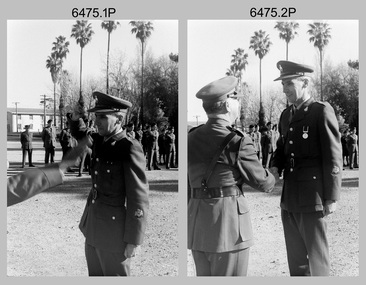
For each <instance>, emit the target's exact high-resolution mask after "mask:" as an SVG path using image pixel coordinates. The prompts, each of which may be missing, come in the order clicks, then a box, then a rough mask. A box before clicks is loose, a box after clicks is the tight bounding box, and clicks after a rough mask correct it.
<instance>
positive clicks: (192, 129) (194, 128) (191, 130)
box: [188, 124, 203, 133]
mask: <svg viewBox="0 0 366 285" xmlns="http://www.w3.org/2000/svg"><path fill="white" fill-rule="evenodd" d="M202 126H203V124H202V125H199V126H197V127H193V128H191V129H190V130H189V131H188V133H191V132H193V131H194V130H196V129H198V128H199V127H202Z"/></svg>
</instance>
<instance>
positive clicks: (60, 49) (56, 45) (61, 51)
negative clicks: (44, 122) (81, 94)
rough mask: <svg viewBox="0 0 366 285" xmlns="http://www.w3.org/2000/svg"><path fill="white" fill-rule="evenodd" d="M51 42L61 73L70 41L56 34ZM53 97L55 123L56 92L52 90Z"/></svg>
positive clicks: (61, 106)
mask: <svg viewBox="0 0 366 285" xmlns="http://www.w3.org/2000/svg"><path fill="white" fill-rule="evenodd" d="M52 44H53V47H52V51H53V53H54V54H55V56H56V58H57V59H59V64H60V70H59V73H61V72H62V65H63V61H64V58H66V57H67V54H68V53H69V44H70V42H68V41H66V37H64V36H58V37H57V38H56V42H53V43H52ZM62 95H63V94H62V92H61V94H60V105H59V109H60V123H61V129H62V128H63V120H62V110H63V106H64V105H63V101H64V98H63V97H62ZM53 97H54V100H53V110H54V120H55V123H56V92H54V96H53Z"/></svg>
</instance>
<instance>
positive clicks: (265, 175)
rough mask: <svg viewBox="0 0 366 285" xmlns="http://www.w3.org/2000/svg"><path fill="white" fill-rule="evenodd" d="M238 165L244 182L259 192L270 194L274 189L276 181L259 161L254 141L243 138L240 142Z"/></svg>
mask: <svg viewBox="0 0 366 285" xmlns="http://www.w3.org/2000/svg"><path fill="white" fill-rule="evenodd" d="M237 165H238V167H239V170H240V173H241V176H242V178H243V179H244V182H245V183H246V184H248V185H249V186H251V187H253V188H254V189H257V190H259V191H264V192H269V191H271V190H272V189H273V187H274V184H275V179H274V177H273V175H272V174H271V173H270V172H269V171H268V170H267V169H264V168H263V166H262V164H261V163H260V161H259V160H258V156H257V153H256V152H255V148H254V145H253V142H252V140H251V139H250V138H249V137H243V138H242V139H241V142H240V147H239V152H238V158H237Z"/></svg>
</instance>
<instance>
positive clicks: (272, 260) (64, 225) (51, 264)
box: [7, 141, 359, 277]
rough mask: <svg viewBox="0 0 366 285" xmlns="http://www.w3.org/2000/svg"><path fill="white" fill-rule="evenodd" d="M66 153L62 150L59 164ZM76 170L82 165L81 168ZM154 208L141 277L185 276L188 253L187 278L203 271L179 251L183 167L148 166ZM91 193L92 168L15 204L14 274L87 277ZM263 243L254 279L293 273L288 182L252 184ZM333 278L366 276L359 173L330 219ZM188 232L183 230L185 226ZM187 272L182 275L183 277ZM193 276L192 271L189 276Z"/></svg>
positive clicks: (11, 232) (135, 270)
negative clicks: (286, 221)
mask: <svg viewBox="0 0 366 285" xmlns="http://www.w3.org/2000/svg"><path fill="white" fill-rule="evenodd" d="M7 147H8V152H7V159H8V161H9V162H10V168H9V170H8V176H9V175H14V174H16V173H18V172H20V171H23V170H25V169H27V167H26V168H25V169H22V168H20V165H21V163H20V162H21V150H20V143H19V142H15V141H13V142H8V144H7ZM35 147H36V149H35V150H34V154H33V158H34V164H35V165H36V166H37V167H41V166H43V165H44V164H43V160H44V150H43V148H42V146H41V144H40V142H39V143H38V144H37V142H36V146H35ZM60 159H61V150H56V158H55V160H56V161H59V160H60ZM74 169H75V170H76V168H74ZM146 173H147V177H148V180H149V184H150V213H149V218H148V227H147V231H146V238H145V241H144V244H143V245H142V246H141V248H140V252H139V254H138V255H137V256H136V257H135V258H134V259H133V261H132V266H131V271H132V272H131V274H132V275H133V276H143V277H147V276H178V255H179V254H181V255H183V256H187V270H188V272H187V275H188V276H194V275H195V273H194V272H195V269H194V263H193V261H192V257H191V254H190V251H187V250H186V248H180V249H179V248H178V216H181V215H183V216H186V213H179V214H178V205H180V204H181V203H186V201H178V169H170V170H166V169H165V167H164V166H162V170H160V171H147V172H146ZM89 190H90V176H89V175H88V174H87V173H85V172H84V174H83V176H82V177H77V173H68V174H66V180H65V182H64V184H63V185H60V186H58V187H55V188H53V189H51V190H47V191H45V192H44V193H41V194H39V195H37V196H35V197H33V198H31V199H29V200H27V201H25V202H23V203H20V204H18V205H14V206H12V207H8V209H7V275H8V276H87V275H88V273H87V266H86V261H85V255H84V237H83V236H82V234H81V232H80V230H79V229H78V224H79V221H80V217H81V214H82V211H83V209H84V206H85V201H86V197H87V195H88V193H89ZM245 195H246V197H247V198H248V200H249V205H250V209H251V217H252V224H253V231H254V236H255V245H254V246H253V247H252V248H251V250H250V259H249V268H248V275H249V276H268V277H275V276H289V273H288V268H287V261H286V250H285V242H284V237H283V230H282V224H281V218H280V207H279V201H280V195H281V185H280V184H279V185H277V186H276V188H275V190H274V191H273V192H272V193H270V194H266V193H262V192H259V191H256V190H253V189H251V188H249V187H247V188H245ZM326 219H327V222H328V239H329V245H330V257H331V276H359V171H358V169H355V170H349V169H345V171H344V172H343V179H342V192H341V200H340V201H339V203H338V205H337V211H336V212H335V213H334V214H332V215H330V216H328V217H327V218H326ZM181 232H182V231H181ZM181 274H182V273H181V272H180V274H179V275H181ZM184 275H185V274H184Z"/></svg>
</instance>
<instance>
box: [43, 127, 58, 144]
mask: <svg viewBox="0 0 366 285" xmlns="http://www.w3.org/2000/svg"><path fill="white" fill-rule="evenodd" d="M42 140H43V146H44V147H45V148H50V147H55V146H56V130H55V129H54V128H53V127H45V128H43V131H42Z"/></svg>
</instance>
